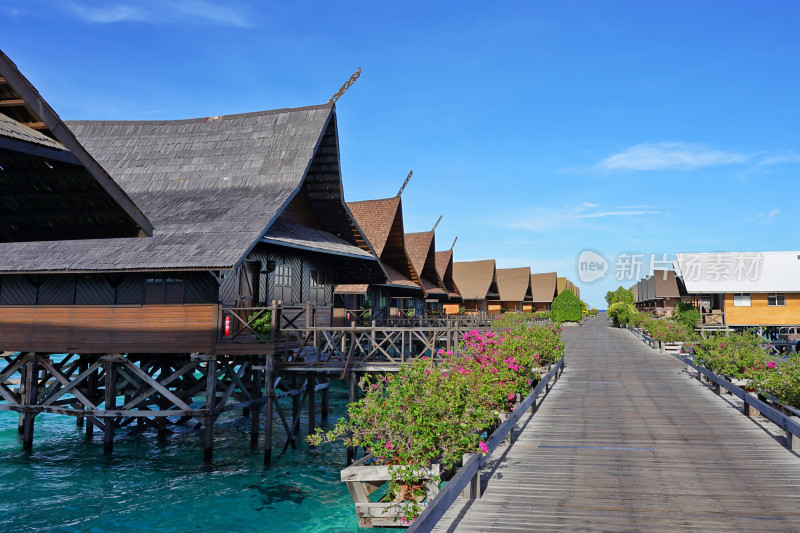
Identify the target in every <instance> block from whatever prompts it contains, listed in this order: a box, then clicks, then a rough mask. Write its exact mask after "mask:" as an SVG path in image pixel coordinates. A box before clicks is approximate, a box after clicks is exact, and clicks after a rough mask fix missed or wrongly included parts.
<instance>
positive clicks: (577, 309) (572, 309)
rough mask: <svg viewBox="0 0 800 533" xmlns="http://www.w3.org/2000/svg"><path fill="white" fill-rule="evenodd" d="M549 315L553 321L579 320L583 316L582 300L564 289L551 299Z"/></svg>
mask: <svg viewBox="0 0 800 533" xmlns="http://www.w3.org/2000/svg"><path fill="white" fill-rule="evenodd" d="M550 315H551V318H552V320H553V321H555V322H580V321H581V319H582V318H583V302H581V301H580V299H579V298H578V297H577V296H575V295H574V294H573V293H572V291H570V290H569V289H565V290H563V291H561V294H559V295H558V296H556V298H555V300H553V304H552V305H551V306H550Z"/></svg>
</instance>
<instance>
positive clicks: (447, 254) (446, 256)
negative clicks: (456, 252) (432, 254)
mask: <svg viewBox="0 0 800 533" xmlns="http://www.w3.org/2000/svg"><path fill="white" fill-rule="evenodd" d="M436 272H438V274H439V277H440V278H441V279H442V281H443V282H444V286H445V287H446V288H447V296H448V297H449V298H450V299H451V300H453V299H460V298H461V294H459V292H458V287H457V286H456V282H455V281H454V280H453V250H445V251H443V252H436Z"/></svg>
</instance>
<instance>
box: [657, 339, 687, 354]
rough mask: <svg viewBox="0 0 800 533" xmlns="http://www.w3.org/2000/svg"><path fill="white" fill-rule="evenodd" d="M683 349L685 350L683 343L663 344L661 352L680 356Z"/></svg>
mask: <svg viewBox="0 0 800 533" xmlns="http://www.w3.org/2000/svg"><path fill="white" fill-rule="evenodd" d="M681 348H683V341H675V342H662V343H661V351H662V352H663V353H668V354H670V355H678V354H679V353H681Z"/></svg>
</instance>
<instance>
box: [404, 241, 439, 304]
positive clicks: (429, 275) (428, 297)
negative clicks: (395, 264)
mask: <svg viewBox="0 0 800 533" xmlns="http://www.w3.org/2000/svg"><path fill="white" fill-rule="evenodd" d="M404 240H405V245H406V253H407V255H408V258H409V260H410V261H411V268H413V269H414V272H415V273H416V276H417V278H419V280H420V284H421V285H422V291H423V296H424V297H425V308H424V314H433V315H440V314H442V305H443V304H444V302H445V300H447V287H446V286H445V284H444V279H442V277H441V276H440V275H439V272H438V270H437V269H436V235H435V233H434V232H433V231H422V232H417V233H406V234H405V238H404Z"/></svg>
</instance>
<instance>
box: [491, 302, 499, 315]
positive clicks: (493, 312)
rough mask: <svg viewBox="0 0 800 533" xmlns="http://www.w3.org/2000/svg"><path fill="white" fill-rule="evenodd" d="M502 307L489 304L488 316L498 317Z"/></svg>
mask: <svg viewBox="0 0 800 533" xmlns="http://www.w3.org/2000/svg"><path fill="white" fill-rule="evenodd" d="M501 310H502V307H501V306H500V304H489V314H490V315H499V314H500V311H501Z"/></svg>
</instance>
